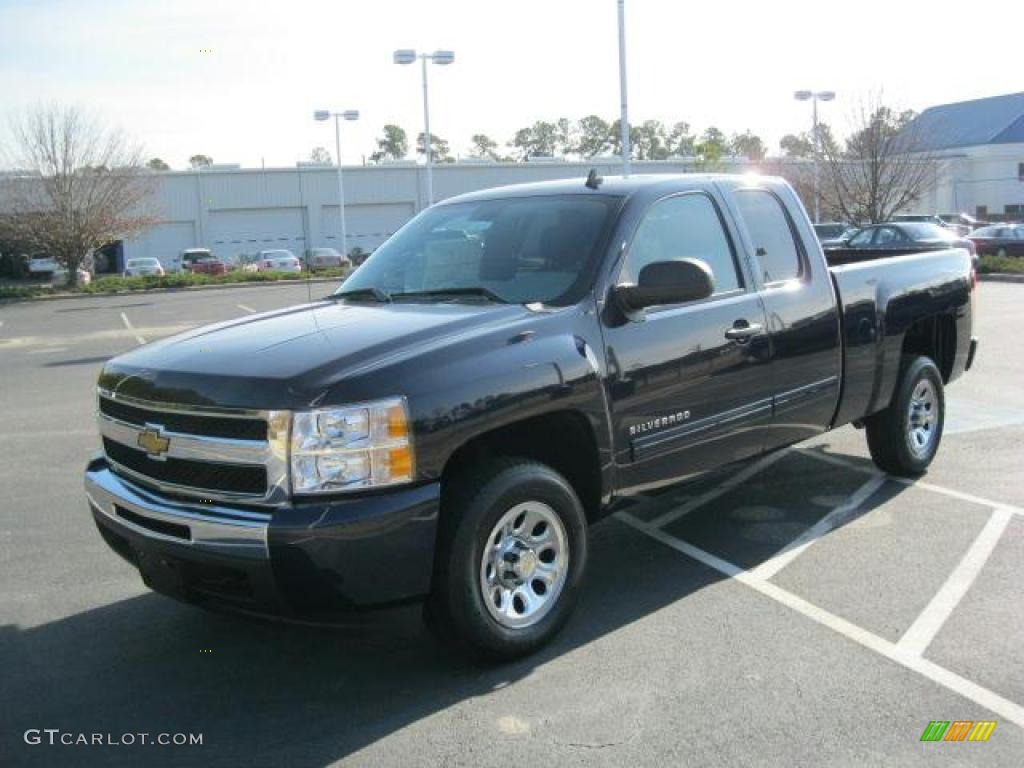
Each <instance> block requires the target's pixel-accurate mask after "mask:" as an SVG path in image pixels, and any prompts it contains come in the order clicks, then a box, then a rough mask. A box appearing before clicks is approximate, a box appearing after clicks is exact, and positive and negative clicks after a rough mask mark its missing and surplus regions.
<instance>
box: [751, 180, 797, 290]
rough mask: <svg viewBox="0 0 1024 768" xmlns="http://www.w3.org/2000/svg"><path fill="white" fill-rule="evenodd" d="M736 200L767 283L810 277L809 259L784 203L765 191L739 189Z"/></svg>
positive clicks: (757, 261)
mask: <svg viewBox="0 0 1024 768" xmlns="http://www.w3.org/2000/svg"><path fill="white" fill-rule="evenodd" d="M735 197H736V204H737V207H738V208H739V211H740V215H741V216H742V218H743V222H744V223H745V224H746V227H747V233H748V234H749V235H750V240H751V242H752V244H753V246H754V256H755V258H756V263H757V264H758V265H759V266H760V270H761V279H762V280H763V281H764V283H765V284H766V285H771V284H773V283H782V282H786V281H789V280H795V279H798V278H804V277H806V276H807V274H808V266H807V258H806V256H805V254H804V249H803V246H802V245H801V244H800V242H799V240H798V239H797V237H796V233H795V231H794V227H793V222H792V220H791V219H790V216H789V213H788V212H787V211H786V209H785V208H784V207H783V204H782V201H781V200H779V198H778V197H776V196H775V194H773V193H772V192H769V191H768V190H765V189H738V190H736V192H735Z"/></svg>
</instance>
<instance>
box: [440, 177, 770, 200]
mask: <svg viewBox="0 0 1024 768" xmlns="http://www.w3.org/2000/svg"><path fill="white" fill-rule="evenodd" d="M748 177H749V178H756V179H757V180H758V183H764V182H773V183H778V182H780V181H781V179H778V178H777V177H772V176H760V175H751V174H739V173H647V174H635V175H631V176H604V177H603V178H602V179H601V183H600V185H599V186H598V187H597V189H591V188H590V187H588V186H586V184H585V182H586V176H577V177H574V178H569V179H555V180H552V181H537V182H531V183H529V184H510V185H507V186H502V187H492V188H490V189H482V190H479V191H477V192H468V193H466V194H463V195H457V196H455V197H450V198H448V199H446V200H443V201H441V202H440V203H438V205H448V204H450V203H466V202H475V201H479V200H494V199H499V198H507V197H538V196H542V195H580V194H593V195H615V196H617V197H631V196H632V195H634V194H636V193H637V192H641V191H648V190H658V189H659V188H663V189H664V190H665V191H671V190H677V189H686V188H688V187H699V186H704V185H707V184H708V183H711V182H718V181H728V182H731V183H736V182H737V181H741V180H744V179H746V178H748Z"/></svg>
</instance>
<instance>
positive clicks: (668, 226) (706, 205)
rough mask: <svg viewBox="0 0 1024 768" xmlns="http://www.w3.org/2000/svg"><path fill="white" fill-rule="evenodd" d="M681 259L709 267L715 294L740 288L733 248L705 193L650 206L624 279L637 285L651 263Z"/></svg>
mask: <svg viewBox="0 0 1024 768" xmlns="http://www.w3.org/2000/svg"><path fill="white" fill-rule="evenodd" d="M677 259H699V260H700V261H703V262H704V263H705V264H707V265H708V267H710V268H711V275H712V277H713V278H714V286H715V288H714V294H715V295H717V294H720V293H728V292H729V291H735V290H737V289H738V288H740V279H739V275H738V274H737V271H736V260H735V259H734V258H733V251H732V246H731V245H730V243H729V239H728V238H727V237H726V234H725V230H724V229H723V228H722V220H721V219H720V218H719V217H718V211H717V210H716V209H715V205H714V203H712V202H711V199H710V198H709V197H708V196H707V195H705V194H702V193H695V194H688V195H678V196H676V197H668V198H665V199H664V200H659V201H658V202H656V203H654V205H652V206H651V207H650V209H649V210H648V211H647V213H646V214H645V215H644V218H643V221H641V222H640V226H639V227H637V230H636V235H635V236H634V237H633V243H632V245H631V246H630V249H629V255H628V256H627V257H626V263H625V265H624V266H623V269H622V276H621V280H622V281H623V282H629V283H635V282H636V281H637V277H638V276H639V274H640V270H641V269H643V268H644V267H646V266H647V265H648V264H653V263H654V262H656V261H674V260H677Z"/></svg>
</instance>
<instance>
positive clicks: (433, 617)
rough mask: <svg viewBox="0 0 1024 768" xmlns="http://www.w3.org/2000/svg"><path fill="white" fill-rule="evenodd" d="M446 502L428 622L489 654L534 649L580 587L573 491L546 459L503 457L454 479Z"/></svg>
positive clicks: (580, 536)
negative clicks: (453, 485) (541, 462)
mask: <svg viewBox="0 0 1024 768" xmlns="http://www.w3.org/2000/svg"><path fill="white" fill-rule="evenodd" d="M445 500H446V503H447V508H446V509H444V511H443V518H444V519H443V521H442V527H441V532H440V535H439V541H438V554H437V566H436V568H435V573H434V584H433V587H432V590H431V595H430V598H429V600H428V603H427V607H426V618H427V623H428V625H429V626H430V627H431V629H433V630H434V631H435V632H436V633H437V634H439V635H440V636H441V638H442V639H443V640H448V639H451V638H454V639H455V640H456V641H458V642H459V643H460V644H462V645H463V646H466V647H468V648H469V650H470V651H472V652H474V653H475V654H477V655H480V656H484V657H488V658H491V659H499V660H510V659H515V658H519V657H521V656H525V655H527V654H529V653H532V652H533V651H535V650H537V649H538V648H540V647H541V646H542V645H544V644H545V643H547V642H548V641H549V640H550V639H551V638H552V637H554V635H555V634H557V632H558V631H559V630H560V629H561V627H562V625H563V624H564V623H565V622H566V620H567V619H568V618H569V615H570V613H571V612H572V609H573V607H574V605H575V602H576V598H577V596H578V593H579V588H580V584H581V582H582V578H583V572H584V569H585V566H586V561H587V526H586V516H585V514H584V512H583V506H582V505H581V504H580V501H579V498H578V497H577V496H576V493H575V492H574V491H573V489H572V486H571V485H570V484H569V483H568V481H567V480H566V479H565V478H564V477H562V476H561V475H560V474H558V473H557V472H555V471H554V470H553V469H551V468H550V467H548V466H546V465H544V464H540V463H538V462H535V461H528V460H524V459H499V460H495V461H492V462H489V463H488V464H487V465H485V467H483V468H482V469H480V470H477V469H475V468H474V470H472V471H470V472H467V473H466V474H465V475H464V476H463V477H461V478H459V479H458V480H457V481H456V485H455V487H454V488H453V489H452V490H451V492H450V493H449V494H446V496H445Z"/></svg>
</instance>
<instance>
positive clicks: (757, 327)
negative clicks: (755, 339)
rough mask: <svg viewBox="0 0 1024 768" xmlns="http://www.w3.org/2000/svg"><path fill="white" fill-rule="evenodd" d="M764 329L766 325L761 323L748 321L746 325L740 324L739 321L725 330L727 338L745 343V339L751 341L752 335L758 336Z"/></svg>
mask: <svg viewBox="0 0 1024 768" xmlns="http://www.w3.org/2000/svg"><path fill="white" fill-rule="evenodd" d="M763 330H764V326H763V325H761V324H760V323H747V324H746V325H739V324H738V323H737V324H736V325H734V326H733V327H732V328H729V329H728V330H727V331H726V332H725V338H727V339H732V340H733V341H738V342H740V343H743V342H744V341H750V338H751V337H752V336H757V334H759V333H761V331H763Z"/></svg>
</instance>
